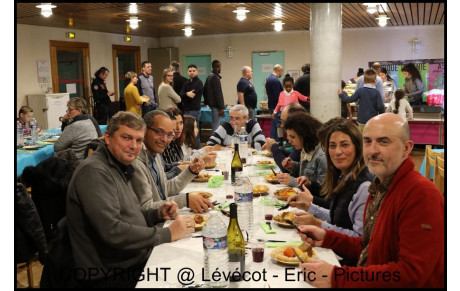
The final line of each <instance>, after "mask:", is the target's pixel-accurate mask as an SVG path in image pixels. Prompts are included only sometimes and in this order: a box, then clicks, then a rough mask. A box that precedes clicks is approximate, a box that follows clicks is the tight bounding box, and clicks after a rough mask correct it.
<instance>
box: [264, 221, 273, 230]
mask: <svg viewBox="0 0 460 291" xmlns="http://www.w3.org/2000/svg"><path fill="white" fill-rule="evenodd" d="M265 223H266V224H267V225H268V229H272V223H271V222H270V221H266V222H265Z"/></svg>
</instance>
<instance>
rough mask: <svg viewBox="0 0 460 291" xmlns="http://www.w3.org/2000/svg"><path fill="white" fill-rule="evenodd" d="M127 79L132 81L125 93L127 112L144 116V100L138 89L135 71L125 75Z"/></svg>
mask: <svg viewBox="0 0 460 291" xmlns="http://www.w3.org/2000/svg"><path fill="white" fill-rule="evenodd" d="M125 77H126V78H127V79H129V80H130V82H129V84H128V85H127V86H126V88H125V91H124V98H125V104H126V111H129V112H133V113H136V114H137V115H139V116H142V110H141V108H142V102H143V101H142V99H141V96H140V95H139V90H138V89H137V87H136V84H137V80H138V79H137V74H136V73H135V72H133V71H129V72H127V73H126V74H125Z"/></svg>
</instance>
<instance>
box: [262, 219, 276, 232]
mask: <svg viewBox="0 0 460 291" xmlns="http://www.w3.org/2000/svg"><path fill="white" fill-rule="evenodd" d="M260 227H262V229H263V230H264V231H265V233H276V230H275V229H274V228H273V226H272V228H270V227H269V226H268V224H266V223H265V221H261V222H260Z"/></svg>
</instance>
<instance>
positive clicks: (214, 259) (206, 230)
mask: <svg viewBox="0 0 460 291" xmlns="http://www.w3.org/2000/svg"><path fill="white" fill-rule="evenodd" d="M210 214H211V217H210V218H209V220H208V221H207V222H206V224H205V225H204V226H203V232H202V233H203V251H204V278H205V281H206V285H207V287H212V288H214V287H221V288H227V287H228V286H229V281H226V280H225V279H224V274H225V276H228V272H229V268H228V250H227V225H226V224H225V223H224V222H223V221H222V219H220V217H219V215H220V213H219V212H217V211H216V210H212V211H210ZM216 271H217V272H218V273H219V274H220V276H219V277H217V276H214V278H220V280H218V281H214V280H213V276H212V274H213V273H214V272H216Z"/></svg>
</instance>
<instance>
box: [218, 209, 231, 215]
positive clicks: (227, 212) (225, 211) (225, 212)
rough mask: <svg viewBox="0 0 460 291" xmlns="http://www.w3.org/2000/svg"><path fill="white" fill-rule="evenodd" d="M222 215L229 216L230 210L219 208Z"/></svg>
mask: <svg viewBox="0 0 460 291" xmlns="http://www.w3.org/2000/svg"><path fill="white" fill-rule="evenodd" d="M220 212H221V213H222V214H223V215H225V216H227V217H230V211H227V210H223V209H222V210H221V211H220Z"/></svg>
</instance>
